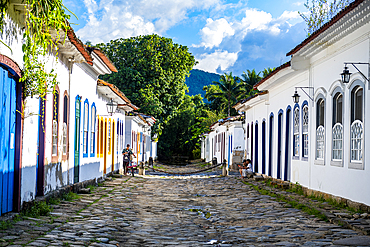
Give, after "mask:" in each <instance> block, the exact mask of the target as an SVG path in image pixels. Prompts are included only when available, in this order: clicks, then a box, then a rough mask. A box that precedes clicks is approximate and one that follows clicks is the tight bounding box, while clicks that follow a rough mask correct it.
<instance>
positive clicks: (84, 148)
mask: <svg viewBox="0 0 370 247" xmlns="http://www.w3.org/2000/svg"><path fill="white" fill-rule="evenodd" d="M88 138H89V100H88V99H85V101H84V120H83V146H82V153H83V157H84V158H85V157H89V154H88V149H89V146H88V143H89V142H88V140H89V139H88Z"/></svg>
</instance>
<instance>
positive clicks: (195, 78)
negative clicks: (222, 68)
mask: <svg viewBox="0 0 370 247" xmlns="http://www.w3.org/2000/svg"><path fill="white" fill-rule="evenodd" d="M219 79H220V75H219V74H215V73H209V72H206V71H203V70H199V69H193V70H191V71H190V76H189V77H188V78H186V81H185V83H186V85H187V86H188V87H189V93H188V94H189V95H196V94H201V95H202V97H204V94H205V91H203V87H204V86H207V85H209V84H211V83H212V81H218V80H219Z"/></svg>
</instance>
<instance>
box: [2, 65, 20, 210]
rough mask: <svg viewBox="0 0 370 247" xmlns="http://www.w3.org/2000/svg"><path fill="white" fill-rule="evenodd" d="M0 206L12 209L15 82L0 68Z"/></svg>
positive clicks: (3, 208) (4, 208)
mask: <svg viewBox="0 0 370 247" xmlns="http://www.w3.org/2000/svg"><path fill="white" fill-rule="evenodd" d="M0 104H1V106H0V107H1V108H0V113H1V114H0V126H1V128H0V145H1V147H0V204H1V205H0V206H1V214H3V213H7V212H10V211H12V210H13V191H14V162H15V159H14V154H15V114H16V82H15V80H14V79H13V78H11V77H9V76H8V71H7V70H4V69H3V68H0Z"/></svg>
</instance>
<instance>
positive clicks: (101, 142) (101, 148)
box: [99, 117, 105, 157]
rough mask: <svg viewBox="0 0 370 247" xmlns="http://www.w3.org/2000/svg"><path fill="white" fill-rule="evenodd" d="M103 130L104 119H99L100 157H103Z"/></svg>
mask: <svg viewBox="0 0 370 247" xmlns="http://www.w3.org/2000/svg"><path fill="white" fill-rule="evenodd" d="M104 130H105V123H104V119H103V118H102V117H101V118H100V130H99V131H100V157H104V156H103V147H104Z"/></svg>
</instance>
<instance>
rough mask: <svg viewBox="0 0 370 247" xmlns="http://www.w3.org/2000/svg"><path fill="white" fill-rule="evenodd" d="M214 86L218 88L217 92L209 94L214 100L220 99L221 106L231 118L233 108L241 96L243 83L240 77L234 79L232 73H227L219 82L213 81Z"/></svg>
mask: <svg viewBox="0 0 370 247" xmlns="http://www.w3.org/2000/svg"><path fill="white" fill-rule="evenodd" d="M212 83H213V84H214V85H216V86H217V87H218V90H216V91H215V92H212V93H209V92H207V94H208V95H209V97H211V98H213V99H219V104H220V107H221V108H222V109H227V115H228V116H230V110H231V107H232V106H233V105H234V104H235V103H236V102H237V101H238V98H239V96H240V95H241V92H242V91H243V90H242V87H243V86H244V84H243V83H241V82H240V79H239V78H238V77H234V76H233V75H232V73H231V72H230V73H229V74H227V73H225V74H224V75H221V76H220V80H219V81H213V82H212Z"/></svg>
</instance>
